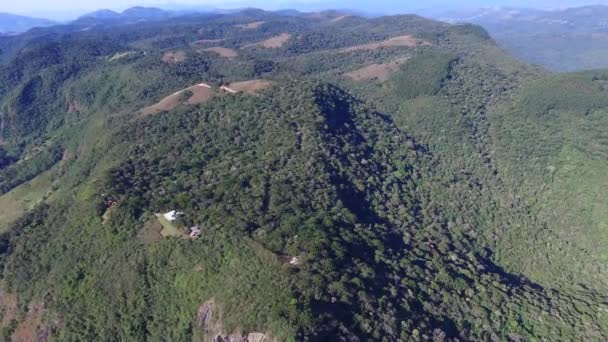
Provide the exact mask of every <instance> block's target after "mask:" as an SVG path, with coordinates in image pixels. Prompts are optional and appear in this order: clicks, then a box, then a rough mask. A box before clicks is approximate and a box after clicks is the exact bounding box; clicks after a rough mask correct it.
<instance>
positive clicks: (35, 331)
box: [12, 303, 49, 342]
mask: <svg viewBox="0 0 608 342" xmlns="http://www.w3.org/2000/svg"><path fill="white" fill-rule="evenodd" d="M45 311H46V310H45V307H44V304H42V303H38V304H33V305H30V307H29V310H28V312H27V314H26V315H25V319H24V320H23V321H22V322H21V323H19V325H17V329H15V332H14V333H13V336H12V341H22V342H34V341H38V342H40V341H47V340H48V337H49V336H48V335H49V331H48V329H46V328H44V327H43V326H42V319H43V317H44V312H45Z"/></svg>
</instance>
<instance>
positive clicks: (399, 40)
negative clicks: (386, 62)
mask: <svg viewBox="0 0 608 342" xmlns="http://www.w3.org/2000/svg"><path fill="white" fill-rule="evenodd" d="M428 45H431V43H429V42H427V41H425V40H421V39H417V38H414V37H412V36H399V37H393V38H390V39H387V40H385V41H382V42H377V43H369V44H363V45H356V46H351V47H349V48H346V49H343V50H342V52H353V51H361V50H377V49H383V48H388V47H416V46H428Z"/></svg>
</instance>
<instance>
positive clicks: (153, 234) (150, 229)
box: [137, 218, 163, 245]
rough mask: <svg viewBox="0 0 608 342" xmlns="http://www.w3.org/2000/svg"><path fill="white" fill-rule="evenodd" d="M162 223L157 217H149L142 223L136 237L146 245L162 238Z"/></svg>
mask: <svg viewBox="0 0 608 342" xmlns="http://www.w3.org/2000/svg"><path fill="white" fill-rule="evenodd" d="M162 230H163V225H162V224H161V223H160V222H159V221H158V219H157V218H151V219H150V220H148V221H147V222H146V224H144V227H143V228H142V229H141V230H140V231H139V232H138V233H137V239H139V240H140V241H141V242H143V243H144V244H146V245H151V244H153V243H156V242H158V241H161V240H162V239H163V235H162V234H161V231H162Z"/></svg>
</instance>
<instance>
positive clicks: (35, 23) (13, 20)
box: [0, 13, 56, 34]
mask: <svg viewBox="0 0 608 342" xmlns="http://www.w3.org/2000/svg"><path fill="white" fill-rule="evenodd" d="M54 24H56V23H55V22H53V21H52V20H48V19H41V18H31V17H25V16H21V15H15V14H10V13H0V33H5V34H6V33H18V32H25V31H27V30H29V29H31V28H33V27H46V26H51V25H54Z"/></svg>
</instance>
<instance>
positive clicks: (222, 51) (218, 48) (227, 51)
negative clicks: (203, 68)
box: [200, 46, 239, 58]
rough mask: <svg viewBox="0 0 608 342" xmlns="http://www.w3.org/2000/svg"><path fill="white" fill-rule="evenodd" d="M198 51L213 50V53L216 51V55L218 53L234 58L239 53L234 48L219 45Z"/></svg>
mask: <svg viewBox="0 0 608 342" xmlns="http://www.w3.org/2000/svg"><path fill="white" fill-rule="evenodd" d="M200 51H207V52H214V53H217V54H218V55H220V56H222V57H225V58H236V57H238V55H239V53H238V52H236V50H234V49H230V48H225V47H221V46H214V47H210V48H206V49H202V50H200Z"/></svg>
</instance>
